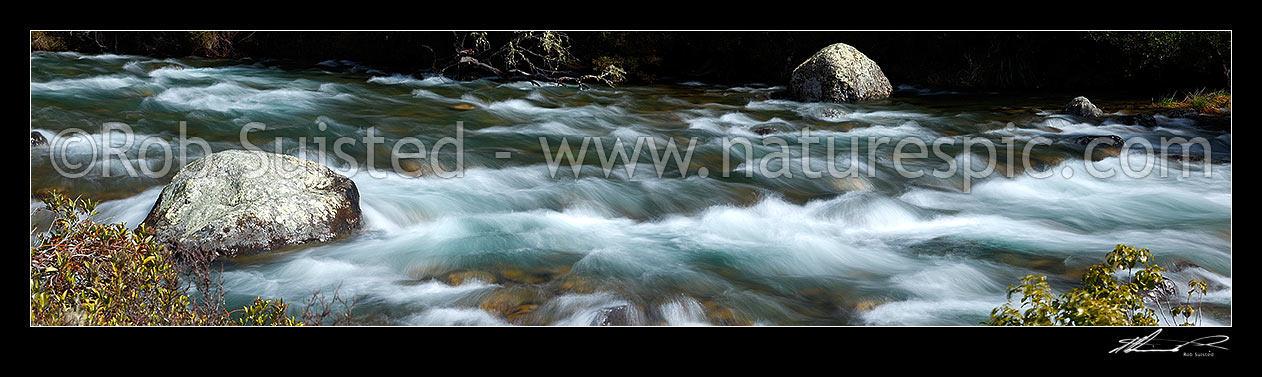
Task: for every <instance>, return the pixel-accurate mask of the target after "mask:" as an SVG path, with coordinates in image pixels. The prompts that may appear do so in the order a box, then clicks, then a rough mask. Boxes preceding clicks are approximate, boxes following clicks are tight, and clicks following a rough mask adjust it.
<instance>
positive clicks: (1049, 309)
mask: <svg viewBox="0 0 1262 377" xmlns="http://www.w3.org/2000/svg"><path fill="white" fill-rule="evenodd" d="M1151 261H1152V253H1151V252H1149V251H1148V249H1136V248H1134V247H1131V246H1127V245H1117V247H1116V248H1114V249H1113V251H1111V252H1109V253H1108V254H1107V255H1106V256H1105V260H1104V263H1100V264H1095V265H1092V266H1091V267H1088V268H1087V271H1086V273H1084V274H1083V276H1082V279H1081V281H1082V283H1083V286H1082V287H1079V288H1074V289H1072V290H1070V291H1069V292H1066V293H1062V294H1060V295H1059V296H1057V295H1053V294H1052V292H1051V288H1050V287H1049V286H1048V284H1047V277H1046V276H1044V275H1029V276H1026V277H1024V278H1022V279H1021V282H1020V284H1017V285H1013V286H1009V287H1008V299H1009V301H1011V300H1012V296H1013V295H1014V294H1017V293H1020V294H1021V305H1020V307H1021V308H1024V309H1025V312H1021V311H1018V310H1017V309H1014V308H1012V307H1011V303H1005V304H1004V305H1003V306H1001V307H998V308H995V309H994V310H992V311H991V313H990V320H989V321H988V322H984V323H983V324H986V325H991V326H1053V325H1062V326H1157V325H1158V324H1159V323H1158V319H1159V318H1160V319H1161V320H1162V321H1163V322H1165V323H1167V324H1175V323H1176V322H1175V321H1176V320H1179V318H1180V317H1181V318H1182V320H1181V321H1182V322H1181V323H1178V324H1179V325H1193V324H1195V323H1194V322H1193V321H1192V319H1193V316H1196V321H1197V322H1199V320H1200V317H1199V314H1197V313H1198V312H1199V310H1197V309H1194V308H1192V306H1191V304H1190V303H1191V300H1192V298H1193V294H1194V293H1199V294H1200V295H1201V297H1204V294H1205V291H1206V283H1205V282H1203V281H1199V280H1192V281H1189V282H1188V286H1190V287H1192V290H1189V291H1188V298H1187V301H1186V302H1185V303H1184V305H1181V306H1177V307H1176V306H1173V305H1172V304H1171V303H1170V300H1169V299H1168V297H1169V296H1170V295H1172V294H1174V284H1173V283H1172V282H1170V281H1169V279H1166V278H1165V277H1164V276H1163V272H1164V271H1165V269H1163V268H1161V267H1160V266H1157V265H1154V264H1150V262H1151ZM1137 269H1138V270H1137ZM1121 270H1126V271H1127V274H1126V278H1127V280H1126V281H1122V280H1121V279H1118V278H1117V277H1116V276H1115V273H1116V272H1118V271H1121ZM1145 300H1147V301H1151V302H1152V303H1153V304H1154V305H1156V306H1157V308H1158V310H1157V311H1155V310H1153V309H1150V308H1148V307H1147V306H1145ZM1198 306H1199V304H1198ZM1166 312H1169V313H1170V316H1169V317H1167V316H1165V314H1164V313H1166Z"/></svg>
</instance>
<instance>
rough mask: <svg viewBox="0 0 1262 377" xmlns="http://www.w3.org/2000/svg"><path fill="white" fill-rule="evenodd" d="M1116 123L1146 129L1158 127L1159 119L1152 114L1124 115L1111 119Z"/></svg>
mask: <svg viewBox="0 0 1262 377" xmlns="http://www.w3.org/2000/svg"><path fill="white" fill-rule="evenodd" d="M1110 120H1111V121H1112V122H1114V123H1121V124H1134V125H1140V126H1144V127H1156V126H1157V118H1156V117H1153V116H1152V115H1150V114H1138V115H1123V116H1119V117H1115V118H1113V119H1110Z"/></svg>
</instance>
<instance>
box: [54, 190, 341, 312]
mask: <svg viewBox="0 0 1262 377" xmlns="http://www.w3.org/2000/svg"><path fill="white" fill-rule="evenodd" d="M41 200H43V202H44V204H45V207H44V208H43V209H41V210H43V211H48V212H50V213H51V215H52V222H51V225H50V226H49V229H48V231H46V232H43V233H39V234H38V236H37V237H36V240H35V242H33V243H34V244H35V246H32V247H31V260H30V273H31V278H30V287H31V324H32V325H41V326H46V325H53V326H55V325H85V326H113V325H140V326H152V325H182V326H197V325H304V324H323V323H324V322H325V319H326V318H328V317H331V316H334V315H335V314H334V313H333V312H332V311H331V310H330V309H329V308H330V305H329V304H328V303H327V302H325V300H324V299H323V296H322V295H320V294H319V292H317V293H316V294H315V295H314V296H313V301H312V302H311V303H309V304H308V306H307V308H308V310H307V311H304V313H303V320H299V319H297V318H295V317H290V316H288V315H286V312H287V310H288V307H289V304H287V303H285V302H284V301H283V300H263V299H261V298H259V299H256V300H255V301H254V303H253V304H252V305H249V306H246V307H245V308H242V309H238V310H234V311H227V310H225V309H224V308H223V301H222V294H220V293H221V292H222V289H221V282H220V281H216V280H214V279H211V278H210V276H211V274H210V273H209V269H208V268H207V267H208V266H209V263H197V264H184V263H177V262H176V260H177V258H175V257H174V255H172V252H171V251H169V250H168V249H167V248H166V247H164V246H162V245H159V244H158V243H156V242H154V240H153V237H152V236H151V235H150V234H149V232H148V230H147V229H145V228H144V226H143V225H142V226H141V227H139V228H137V229H136V230H135V231H130V230H128V229H127V228H126V227H125V225H124V224H122V223H117V224H99V223H96V222H94V221H92V220H91V216H92V215H93V214H94V213H95V212H94V211H95V208H96V205H97V203H96V202H93V201H91V200H87V199H81V198H74V199H71V198H67V197H65V196H63V195H62V194H61V193H59V192H56V191H53V192H50V193H48V194H44V195H42V197H41ZM34 232H35V230H34V229H33V230H32V233H34ZM181 273H191V277H192V278H193V279H194V281H196V282H198V291H199V292H200V293H201V297H200V299H195V298H194V296H193V295H192V294H190V292H189V290H190V287H191V284H187V283H184V282H182V281H181ZM333 300H334V302H341V303H342V304H343V307H344V308H345V310H346V312H345V313H344V314H342V315H340V316H338V317H336V318H335V319H336V321H334V324H345V323H347V321H349V313H350V309H351V306H353V301H352V302H350V303H348V302H345V301H342V300H341V299H340V298H339V297H338V296H337V295H336V293H335V294H334V296H333ZM316 305H319V306H316ZM312 307H317V308H321V309H322V311H321V312H317V313H314V314H313V313H310V310H309V309H310V308H312ZM234 317H235V318H236V319H235V320H234V319H233V318H234Z"/></svg>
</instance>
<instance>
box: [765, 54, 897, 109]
mask: <svg viewBox="0 0 1262 377" xmlns="http://www.w3.org/2000/svg"><path fill="white" fill-rule="evenodd" d="M789 88H790V90H791V91H792V93H793V95H794V96H795V97H797V98H798V99H799V100H802V101H808V102H838V103H841V102H856V101H866V100H874V99H882V98H887V97H889V96H890V93H891V92H892V91H893V89H894V88H893V86H891V85H890V80H889V79H888V78H886V77H885V73H883V72H881V67H880V66H877V65H876V62H874V61H872V59H868V57H867V55H864V54H863V53H862V52H859V50H856V49H855V48H854V47H851V46H850V45H847V44H845V43H836V44H833V45H831V46H828V47H824V48H823V49H821V50H819V52H816V53H815V55H812V56H811V57H810V58H808V59H806V61H804V62H802V64H800V65H798V66H797V68H795V69H794V70H793V75H792V77H791V79H790V81H789Z"/></svg>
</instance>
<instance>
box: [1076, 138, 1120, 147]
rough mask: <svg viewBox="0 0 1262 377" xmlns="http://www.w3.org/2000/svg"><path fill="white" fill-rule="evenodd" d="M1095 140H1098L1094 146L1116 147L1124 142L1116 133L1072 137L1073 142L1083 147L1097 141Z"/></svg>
mask: <svg viewBox="0 0 1262 377" xmlns="http://www.w3.org/2000/svg"><path fill="white" fill-rule="evenodd" d="M1097 140H1098V141H1099V142H1098V143H1096V147H1110V148H1116V147H1121V146H1122V144H1124V142H1123V141H1122V138H1121V137H1120V136H1117V135H1091V136H1079V137H1075V138H1073V143H1074V144H1078V145H1082V146H1084V147H1085V146H1088V145H1091V143H1092V142H1093V141H1097Z"/></svg>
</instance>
